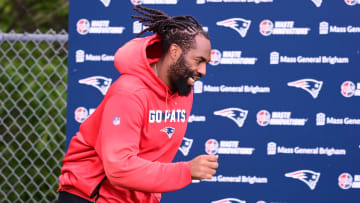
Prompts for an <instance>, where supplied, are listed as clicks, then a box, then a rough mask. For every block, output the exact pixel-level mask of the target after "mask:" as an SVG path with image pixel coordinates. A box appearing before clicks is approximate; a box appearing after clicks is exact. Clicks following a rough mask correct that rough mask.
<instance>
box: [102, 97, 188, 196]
mask: <svg viewBox="0 0 360 203" xmlns="http://www.w3.org/2000/svg"><path fill="white" fill-rule="evenodd" d="M144 113H145V112H144V107H143V105H142V104H141V102H140V98H138V97H137V96H136V95H134V94H131V93H130V94H126V95H125V94H123V95H121V94H118V95H112V96H110V98H109V99H108V101H107V104H106V105H105V109H104V113H103V117H102V121H101V136H100V139H101V140H100V142H101V153H102V159H103V164H104V170H105V173H106V176H107V178H108V179H109V181H110V182H111V183H112V184H113V185H116V186H120V187H126V188H129V189H133V190H139V191H144V192H170V191H174V190H178V189H181V188H183V187H185V186H187V185H188V184H190V183H191V172H190V163H189V162H176V163H160V162H152V161H149V160H145V159H142V158H140V157H138V156H137V154H138V152H139V143H140V134H141V129H142V126H143V120H144Z"/></svg>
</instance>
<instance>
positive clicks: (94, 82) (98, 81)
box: [79, 76, 112, 95]
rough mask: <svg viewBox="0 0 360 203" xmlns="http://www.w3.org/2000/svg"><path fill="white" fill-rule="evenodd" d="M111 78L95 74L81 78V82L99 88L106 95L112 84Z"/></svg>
mask: <svg viewBox="0 0 360 203" xmlns="http://www.w3.org/2000/svg"><path fill="white" fill-rule="evenodd" d="M111 81H112V79H111V78H106V77H103V76H93V77H88V78H85V79H81V80H79V83H80V84H85V85H90V86H93V87H95V88H96V89H98V90H99V91H100V92H101V94H103V95H105V94H106V92H107V91H108V89H109V87H110V85H111Z"/></svg>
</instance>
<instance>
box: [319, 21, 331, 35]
mask: <svg viewBox="0 0 360 203" xmlns="http://www.w3.org/2000/svg"><path fill="white" fill-rule="evenodd" d="M319 34H320V35H327V34H329V23H328V22H326V21H322V22H320V24H319Z"/></svg>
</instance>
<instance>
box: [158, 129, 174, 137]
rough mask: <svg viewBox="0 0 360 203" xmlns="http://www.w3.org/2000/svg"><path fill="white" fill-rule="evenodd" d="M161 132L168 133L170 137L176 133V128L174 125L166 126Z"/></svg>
mask: <svg viewBox="0 0 360 203" xmlns="http://www.w3.org/2000/svg"><path fill="white" fill-rule="evenodd" d="M160 132H164V133H166V134H167V136H168V137H169V139H170V138H171V137H172V136H173V135H174V133H175V128H173V127H165V128H163V129H161V130H160Z"/></svg>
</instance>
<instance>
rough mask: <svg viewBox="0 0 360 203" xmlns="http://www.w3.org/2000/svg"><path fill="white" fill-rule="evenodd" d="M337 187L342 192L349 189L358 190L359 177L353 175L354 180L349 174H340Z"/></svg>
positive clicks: (359, 185) (359, 184)
mask: <svg viewBox="0 0 360 203" xmlns="http://www.w3.org/2000/svg"><path fill="white" fill-rule="evenodd" d="M338 185H339V187H340V188H341V189H343V190H348V189H350V188H353V189H355V188H356V189H360V175H354V178H353V176H352V175H350V174H349V173H342V174H340V175H339V178H338Z"/></svg>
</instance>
